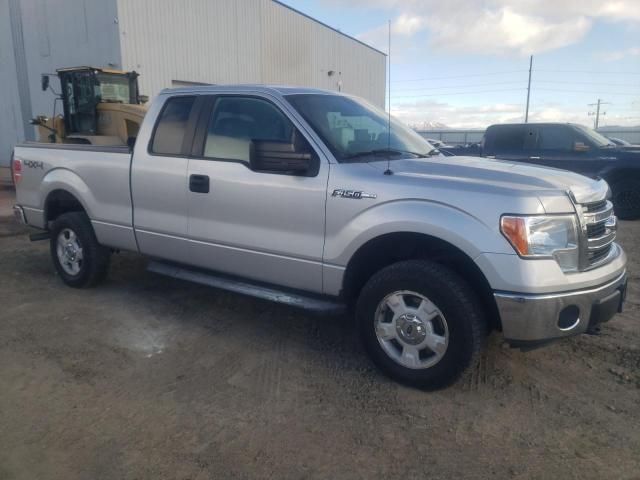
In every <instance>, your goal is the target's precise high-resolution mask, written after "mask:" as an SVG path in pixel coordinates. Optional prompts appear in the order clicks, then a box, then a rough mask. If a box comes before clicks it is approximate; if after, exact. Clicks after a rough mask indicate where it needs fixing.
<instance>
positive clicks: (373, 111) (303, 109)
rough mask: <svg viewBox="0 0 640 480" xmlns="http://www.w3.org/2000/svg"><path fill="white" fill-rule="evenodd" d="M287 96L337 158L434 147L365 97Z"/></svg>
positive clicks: (423, 153)
mask: <svg viewBox="0 0 640 480" xmlns="http://www.w3.org/2000/svg"><path fill="white" fill-rule="evenodd" d="M286 99H287V100H288V101H289V103H290V104H291V105H293V107H294V108H295V109H296V110H297V111H298V113H300V115H302V117H303V118H304V119H305V120H306V121H307V122H308V123H309V124H310V125H311V126H312V127H313V129H314V130H315V131H316V133H317V134H318V135H319V136H320V138H321V139H322V141H324V143H325V144H326V145H327V147H328V148H329V150H331V152H332V153H333V155H334V156H335V157H336V159H337V160H338V161H355V160H362V159H366V158H367V157H372V156H379V155H381V154H383V155H384V154H386V156H387V157H391V156H392V155H393V156H394V158H401V157H405V158H406V156H407V155H409V156H411V155H413V156H420V157H421V156H428V155H429V154H430V153H432V152H433V151H434V148H433V147H432V146H431V145H430V144H429V143H428V142H427V141H426V140H425V139H424V138H422V137H421V136H420V135H418V134H417V133H416V132H414V131H413V130H411V129H409V128H408V127H405V126H404V125H402V124H401V123H399V122H397V121H396V120H394V119H391V135H389V125H388V123H389V117H388V115H387V113H385V112H384V111H383V110H380V109H379V108H376V107H374V106H373V105H371V104H369V103H367V102H365V101H364V100H361V99H357V98H353V97H347V96H342V95H324V94H302V95H287V96H286Z"/></svg>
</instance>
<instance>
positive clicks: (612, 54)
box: [595, 47, 640, 62]
mask: <svg viewBox="0 0 640 480" xmlns="http://www.w3.org/2000/svg"><path fill="white" fill-rule="evenodd" d="M595 56H596V58H598V59H599V60H603V61H605V62H617V61H618V60H624V59H627V58H629V57H638V56H640V47H631V48H627V49H626V50H616V51H606V52H604V51H603V52H597V53H596V54H595Z"/></svg>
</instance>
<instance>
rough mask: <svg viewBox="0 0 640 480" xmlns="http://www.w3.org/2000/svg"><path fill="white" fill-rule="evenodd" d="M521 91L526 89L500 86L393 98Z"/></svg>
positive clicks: (403, 96)
mask: <svg viewBox="0 0 640 480" xmlns="http://www.w3.org/2000/svg"><path fill="white" fill-rule="evenodd" d="M516 90H518V91H522V90H526V88H524V87H522V88H502V89H499V90H476V91H468V92H448V93H431V94H427V95H397V96H394V98H421V97H439V96H443V95H472V94H474V93H492V92H510V91H516Z"/></svg>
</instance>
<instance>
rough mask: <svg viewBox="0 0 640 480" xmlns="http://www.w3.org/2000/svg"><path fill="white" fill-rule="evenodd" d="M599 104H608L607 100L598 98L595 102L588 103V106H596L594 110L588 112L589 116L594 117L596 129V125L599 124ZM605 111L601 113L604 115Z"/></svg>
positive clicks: (595, 127)
mask: <svg viewBox="0 0 640 480" xmlns="http://www.w3.org/2000/svg"><path fill="white" fill-rule="evenodd" d="M601 105H609V102H603V101H602V100H600V99H598V101H597V102H596V103H590V104H589V105H588V106H589V107H596V111H595V112H589V116H592V115H595V117H596V119H595V121H594V127H593V128H594V129H595V130H597V129H598V127H599V126H600V106H601ZM606 114H607V112H602V115H606Z"/></svg>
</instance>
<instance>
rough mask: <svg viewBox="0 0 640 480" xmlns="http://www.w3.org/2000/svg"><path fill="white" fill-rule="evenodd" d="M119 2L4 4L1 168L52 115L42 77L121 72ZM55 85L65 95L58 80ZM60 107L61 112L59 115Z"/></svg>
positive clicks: (17, 0)
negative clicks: (109, 69)
mask: <svg viewBox="0 0 640 480" xmlns="http://www.w3.org/2000/svg"><path fill="white" fill-rule="evenodd" d="M116 7H117V5H116V3H115V0H0V85H1V86H2V94H1V95H0V166H8V165H9V152H10V151H11V148H12V147H13V145H15V144H16V143H18V142H21V141H23V140H24V139H25V138H29V137H30V136H33V127H31V126H30V125H26V128H25V126H24V124H25V122H29V120H30V119H31V118H32V117H33V116H35V115H38V114H42V115H48V116H51V115H52V114H53V102H54V99H55V97H54V95H53V94H52V93H51V92H50V91H47V92H43V91H42V90H41V89H40V76H41V74H42V73H54V72H55V70H56V69H57V68H61V67H73V66H78V65H95V66H108V65H109V64H111V65H113V66H115V67H120V39H119V29H118V18H117V9H116ZM51 86H52V87H53V88H54V89H55V90H56V91H59V90H60V86H59V84H58V82H57V80H56V79H55V78H52V81H51ZM60 110H61V105H60V102H58V104H57V113H60Z"/></svg>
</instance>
